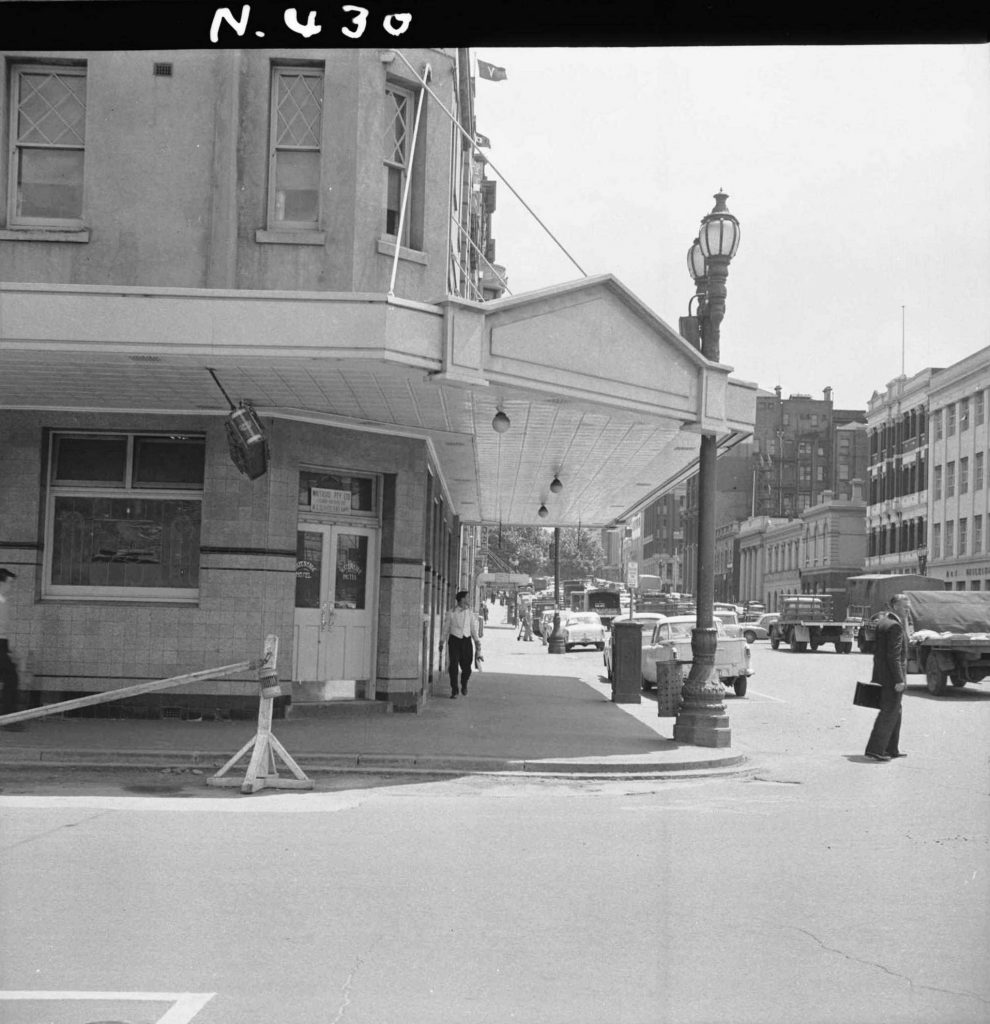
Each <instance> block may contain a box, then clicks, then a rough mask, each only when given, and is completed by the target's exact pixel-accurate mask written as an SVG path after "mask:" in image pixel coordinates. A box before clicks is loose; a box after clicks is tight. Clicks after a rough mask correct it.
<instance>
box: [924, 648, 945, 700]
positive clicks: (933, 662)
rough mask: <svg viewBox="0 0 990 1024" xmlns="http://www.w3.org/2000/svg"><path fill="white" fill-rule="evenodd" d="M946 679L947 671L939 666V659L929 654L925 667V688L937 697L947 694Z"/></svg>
mask: <svg viewBox="0 0 990 1024" xmlns="http://www.w3.org/2000/svg"><path fill="white" fill-rule="evenodd" d="M945 678H946V677H945V670H944V669H943V668H941V667H940V666H939V663H938V659H937V658H936V657H935V655H934V654H929V655H928V662H927V664H926V665H925V687H926V689H927V690H928V692H929V693H931V694H934V695H935V696H936V697H938V696H939V695H940V694H943V693H945Z"/></svg>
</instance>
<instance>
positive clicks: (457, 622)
mask: <svg viewBox="0 0 990 1024" xmlns="http://www.w3.org/2000/svg"><path fill="white" fill-rule="evenodd" d="M467 596H468V592H467V591H466V590H458V591H457V593H456V594H455V595H454V597H455V598H456V600H457V604H456V606H455V607H453V608H451V609H450V611H448V612H447V614H446V615H445V616H444V619H443V629H442V630H441V632H440V636H441V640H440V657H441V658H442V657H443V648H444V642H445V641H446V645H447V674H448V675H449V677H450V699H451V700H453V699H454V698H455V697H456V696H457V673H458V669H460V677H461V678H460V690H461V693H463V694H467V684H468V680H469V679H470V678H471V665H472V663H473V661H474V659H475V656H477V658H478V660H479V661H480V660H481V640H480V639H479V638H478V620H477V618H476V616H475V614H474V612H473V611H471V608H470V606H469V605H468V602H467Z"/></svg>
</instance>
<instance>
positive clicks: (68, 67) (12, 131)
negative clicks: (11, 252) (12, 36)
mask: <svg viewBox="0 0 990 1024" xmlns="http://www.w3.org/2000/svg"><path fill="white" fill-rule="evenodd" d="M39 73H47V74H52V75H60V76H64V77H73V78H82V79H83V82H84V84H85V88H86V90H88V87H89V75H88V68H87V66H86V64H84V63H82V64H55V63H34V62H31V61H19V62H16V63H12V64H11V66H10V74H9V76H8V80H7V81H8V85H9V96H8V101H7V112H6V113H7V131H8V141H9V147H8V167H7V204H6V210H7V227H8V228H10V229H31V228H34V229H36V230H38V229H49V228H50V229H61V230H69V231H72V230H78V229H80V228H83V227H85V222H84V213H85V200H86V120H87V115H88V103H87V100H88V92H87V95H86V96H85V97H84V100H83V118H82V126H83V139H82V143H81V144H80V145H69V144H65V143H60V144H58V145H48V146H46V145H44V144H40V143H21V142H20V141H19V139H18V132H17V122H18V111H19V107H20V103H21V76H22V75H24V74H39ZM27 149H51V150H71V151H73V152H77V151H78V152H81V153H82V174H81V181H80V186H79V187H80V203H79V216H78V217H25V216H23V215H20V214H18V212H17V206H18V203H17V196H18V178H19V172H20V168H21V162H22V157H21V154H22V151H23V150H27Z"/></svg>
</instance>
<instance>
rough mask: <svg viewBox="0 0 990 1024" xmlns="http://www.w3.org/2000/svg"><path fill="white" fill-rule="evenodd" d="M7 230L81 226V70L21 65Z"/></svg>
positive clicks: (14, 91)
mask: <svg viewBox="0 0 990 1024" xmlns="http://www.w3.org/2000/svg"><path fill="white" fill-rule="evenodd" d="M10 140H11V150H10V151H11V159H10V169H9V171H10V187H9V189H8V224H9V225H10V226H11V227H31V226H44V227H53V226H54V227H80V226H81V225H82V213H83V164H84V161H85V154H86V71H85V69H83V68H72V67H46V66H43V65H21V66H19V67H15V68H14V69H13V73H12V76H11V96H10Z"/></svg>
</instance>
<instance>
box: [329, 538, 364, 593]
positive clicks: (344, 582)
mask: <svg viewBox="0 0 990 1024" xmlns="http://www.w3.org/2000/svg"><path fill="white" fill-rule="evenodd" d="M367 585H368V538H367V537H366V536H362V535H361V534H356V533H341V534H339V535H338V537H337V566H336V577H335V586H334V598H333V606H334V608H353V609H357V610H363V609H364V605H365V593H366V591H367Z"/></svg>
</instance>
